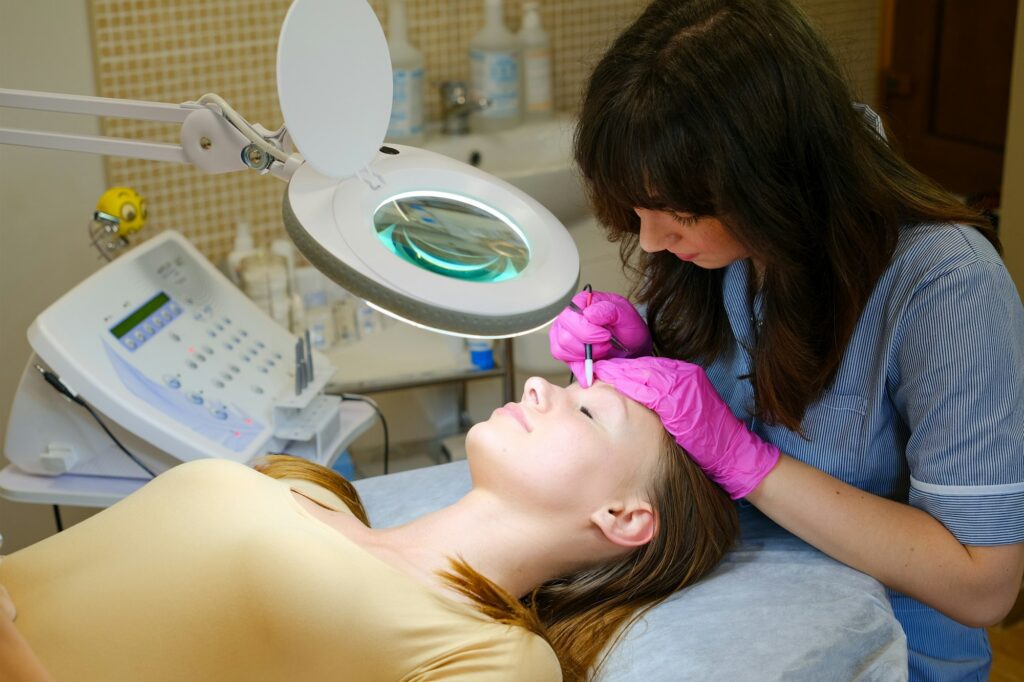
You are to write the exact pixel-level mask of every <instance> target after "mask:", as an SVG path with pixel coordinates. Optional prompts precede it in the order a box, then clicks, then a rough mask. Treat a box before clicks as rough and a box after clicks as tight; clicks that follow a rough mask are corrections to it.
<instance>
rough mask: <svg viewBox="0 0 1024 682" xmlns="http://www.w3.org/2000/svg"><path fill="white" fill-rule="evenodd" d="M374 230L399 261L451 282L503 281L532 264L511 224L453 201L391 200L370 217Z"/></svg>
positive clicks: (445, 198) (432, 196) (430, 198)
mask: <svg viewBox="0 0 1024 682" xmlns="http://www.w3.org/2000/svg"><path fill="white" fill-rule="evenodd" d="M373 225H374V227H375V228H376V230H377V238H378V239H380V240H381V241H382V242H383V243H384V245H385V246H387V247H388V249H390V250H391V252H392V253H394V254H395V255H397V256H398V257H399V258H401V259H402V260H404V261H406V262H408V263H412V264H413V265H415V266H417V267H419V268H423V269H424V270H429V271H430V272H436V273H437V274H439V275H444V276H446V277H451V278H453V279H460V280H468V281H473V282H501V281H504V280H507V279H512V278H513V277H516V276H518V275H519V273H521V272H522V271H523V268H525V267H526V264H527V263H528V262H529V261H530V249H529V247H528V246H527V244H526V242H525V241H524V240H523V237H522V235H521V234H520V232H519V231H518V230H517V229H515V228H514V227H513V225H512V224H511V223H510V222H508V221H507V220H505V219H503V218H501V217H500V216H498V215H497V214H495V213H491V212H489V211H487V210H486V209H484V208H483V207H481V206H478V205H474V204H472V203H469V202H468V201H466V200H462V199H459V198H457V197H454V196H439V195H437V194H409V195H402V196H398V197H395V198H393V199H391V200H389V201H386V202H384V203H383V204H382V205H381V206H380V207H379V208H378V209H377V210H376V211H375V212H374V215H373Z"/></svg>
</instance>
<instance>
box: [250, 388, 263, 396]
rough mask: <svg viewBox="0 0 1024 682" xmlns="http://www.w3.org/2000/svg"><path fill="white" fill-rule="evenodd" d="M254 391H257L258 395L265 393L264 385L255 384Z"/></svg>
mask: <svg viewBox="0 0 1024 682" xmlns="http://www.w3.org/2000/svg"><path fill="white" fill-rule="evenodd" d="M252 392H253V393H255V394H256V395H263V387H262V386H253V387H252Z"/></svg>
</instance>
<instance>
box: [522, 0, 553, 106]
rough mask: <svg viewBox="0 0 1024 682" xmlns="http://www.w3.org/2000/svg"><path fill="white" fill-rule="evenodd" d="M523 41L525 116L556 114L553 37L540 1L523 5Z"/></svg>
mask: <svg viewBox="0 0 1024 682" xmlns="http://www.w3.org/2000/svg"><path fill="white" fill-rule="evenodd" d="M523 11H524V14H523V26H522V28H520V29H519V36H518V37H519V44H520V45H521V46H522V49H523V119H524V120H526V121H537V120H541V119H545V118H551V116H552V115H553V114H554V111H555V107H554V93H553V92H552V87H551V80H552V78H551V38H550V37H549V36H548V34H547V32H546V31H545V30H544V27H543V26H541V23H540V3H539V2H526V3H524V4H523Z"/></svg>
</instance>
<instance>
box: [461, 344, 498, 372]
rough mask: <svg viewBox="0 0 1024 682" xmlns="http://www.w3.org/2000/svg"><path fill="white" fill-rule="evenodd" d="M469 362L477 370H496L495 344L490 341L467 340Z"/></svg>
mask: <svg viewBox="0 0 1024 682" xmlns="http://www.w3.org/2000/svg"><path fill="white" fill-rule="evenodd" d="M466 345H467V346H468V347H469V361H470V362H471V363H473V366H474V367H476V368H477V369H494V342H493V341H491V340H490V339H466Z"/></svg>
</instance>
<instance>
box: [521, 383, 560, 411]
mask: <svg viewBox="0 0 1024 682" xmlns="http://www.w3.org/2000/svg"><path fill="white" fill-rule="evenodd" d="M554 391H555V387H554V386H553V385H552V384H551V383H549V382H548V381H545V380H544V379H542V378H541V377H530V378H529V379H527V380H526V383H525V384H524V385H523V399H522V401H521V402H522V404H523V405H524V406H526V407H529V408H530V409H532V410H536V411H538V412H545V411H547V409H548V408H549V407H550V406H551V400H552V398H553V395H554Z"/></svg>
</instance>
